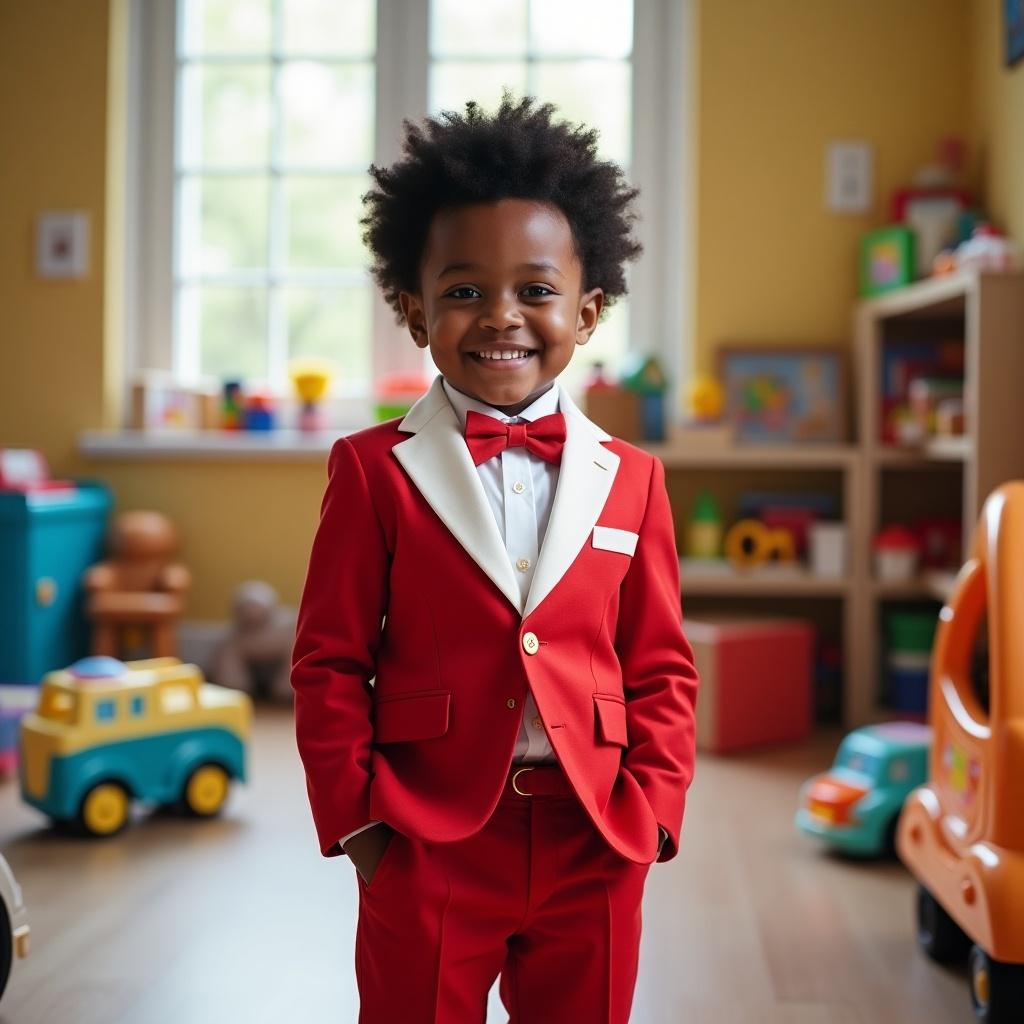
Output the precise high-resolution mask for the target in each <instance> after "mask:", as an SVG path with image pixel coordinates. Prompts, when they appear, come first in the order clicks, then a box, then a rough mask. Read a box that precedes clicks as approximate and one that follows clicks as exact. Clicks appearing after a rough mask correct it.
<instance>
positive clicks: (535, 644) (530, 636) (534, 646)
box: [523, 633, 540, 654]
mask: <svg viewBox="0 0 1024 1024" xmlns="http://www.w3.org/2000/svg"><path fill="white" fill-rule="evenodd" d="M523 650H524V651H526V653H527V654H536V653H537V651H539V650H540V641H539V640H538V639H537V634H536V633H524V634H523Z"/></svg>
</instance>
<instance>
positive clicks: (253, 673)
mask: <svg viewBox="0 0 1024 1024" xmlns="http://www.w3.org/2000/svg"><path fill="white" fill-rule="evenodd" d="M232 611H233V614H234V623H233V625H232V626H231V627H230V629H229V630H228V632H227V634H226V636H224V638H223V639H222V640H221V642H220V643H219V644H218V646H217V649H216V650H215V652H214V655H213V659H212V664H211V667H210V676H211V678H212V679H213V680H214V682H216V683H217V684H218V685H220V686H227V687H230V688H231V689H234V690H243V691H245V692H246V693H249V694H252V695H256V694H258V693H266V695H267V696H269V697H270V698H272V699H274V700H279V701H288V702H290V701H291V700H292V687H291V681H290V677H291V654H292V646H293V644H294V642H295V617H296V612H295V609H294V608H286V607H283V606H282V605H281V602H280V600H279V599H278V596H277V591H276V590H274V588H273V587H272V586H271V585H270V584H269V583H264V582H262V581H260V580H249V581H247V582H245V583H242V584H241V585H240V586H239V587H238V588H237V589H236V590H235V593H234V598H233V601H232Z"/></svg>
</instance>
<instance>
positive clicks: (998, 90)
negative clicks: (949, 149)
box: [971, 0, 1024, 244]
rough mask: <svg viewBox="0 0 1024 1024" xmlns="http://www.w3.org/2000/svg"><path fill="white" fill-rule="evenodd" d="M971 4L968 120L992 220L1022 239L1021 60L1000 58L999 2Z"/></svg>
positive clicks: (1023, 126) (1023, 140) (1023, 125)
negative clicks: (1011, 63) (1011, 61)
mask: <svg viewBox="0 0 1024 1024" xmlns="http://www.w3.org/2000/svg"><path fill="white" fill-rule="evenodd" d="M971 6H972V30H973V31H972V35H971V100H972V104H971V120H972V125H973V138H974V140H975V142H976V144H977V146H978V149H979V151H980V160H979V165H980V174H979V178H980V181H981V186H982V191H983V198H984V200H985V203H986V207H987V209H988V211H989V213H990V215H991V217H992V219H993V220H994V221H995V223H996V224H997V225H998V226H999V227H1000V228H1002V229H1003V230H1004V231H1007V232H1008V233H1009V234H1010V235H1011V236H1012V237H1013V238H1014V239H1016V241H1017V242H1018V244H1024V61H1020V62H1019V63H1018V64H1017V65H1016V66H1015V67H1013V68H1007V67H1006V66H1005V64H1004V60H1003V46H1004V43H1003V18H1002V3H996V2H995V0H972V5H971Z"/></svg>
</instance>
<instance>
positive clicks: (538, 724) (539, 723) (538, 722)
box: [533, 715, 544, 729]
mask: <svg viewBox="0 0 1024 1024" xmlns="http://www.w3.org/2000/svg"><path fill="white" fill-rule="evenodd" d="M533 727H534V729H543V728H544V723H543V722H542V721H541V720H540V716H539V715H538V716H537V717H536V718H534V720H533Z"/></svg>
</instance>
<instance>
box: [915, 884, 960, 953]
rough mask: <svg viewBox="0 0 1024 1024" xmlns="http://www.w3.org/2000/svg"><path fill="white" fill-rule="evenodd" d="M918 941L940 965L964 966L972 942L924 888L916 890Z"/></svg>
mask: <svg viewBox="0 0 1024 1024" xmlns="http://www.w3.org/2000/svg"><path fill="white" fill-rule="evenodd" d="M917 941H918V944H919V945H920V946H921V948H922V949H923V950H924V951H925V952H926V953H927V954H928V955H929V956H930V957H931V958H932V959H933V960H934V961H935V962H936V963H940V964H951V963H963V961H964V957H966V956H967V951H968V949H970V947H971V940H970V939H969V938H967V936H966V935H965V934H964V931H963V929H962V928H961V927H960V925H958V924H957V923H956V921H954V920H953V918H951V917H950V916H949V914H947V913H946V911H945V909H944V908H943V906H942V904H941V903H939V901H938V900H937V899H935V897H934V896H933V895H932V894H931V893H930V892H929V891H928V890H927V889H926V888H925V887H924V886H923V885H921V886H918V889H917Z"/></svg>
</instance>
